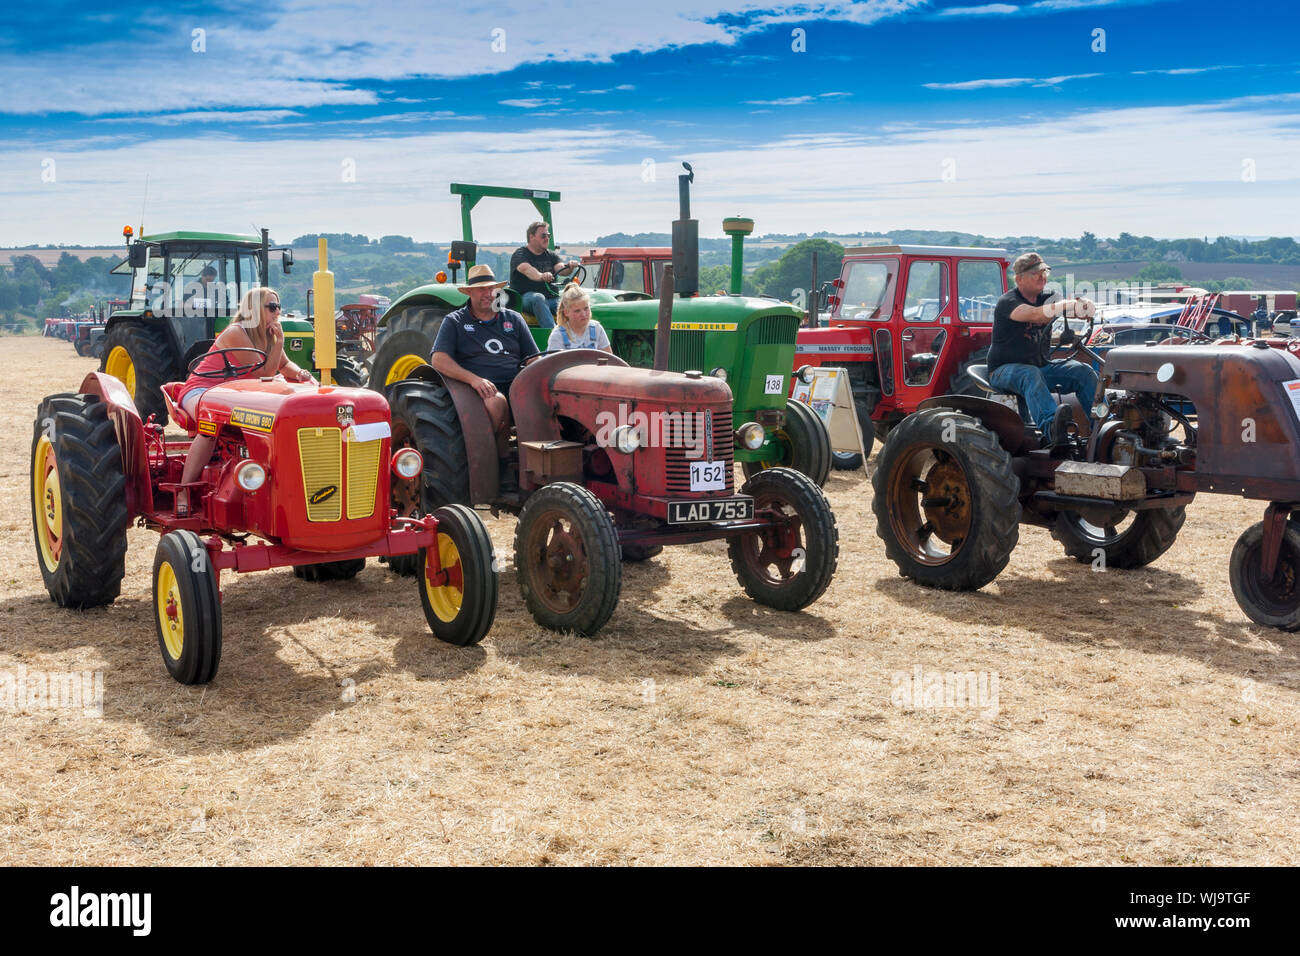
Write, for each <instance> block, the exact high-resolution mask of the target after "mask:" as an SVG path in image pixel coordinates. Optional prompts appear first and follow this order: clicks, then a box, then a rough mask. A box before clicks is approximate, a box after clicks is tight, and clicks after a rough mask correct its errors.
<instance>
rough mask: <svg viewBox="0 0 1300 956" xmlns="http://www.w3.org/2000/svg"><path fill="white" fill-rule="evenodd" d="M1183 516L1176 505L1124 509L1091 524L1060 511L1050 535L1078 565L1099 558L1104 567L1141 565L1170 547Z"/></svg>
mask: <svg viewBox="0 0 1300 956" xmlns="http://www.w3.org/2000/svg"><path fill="white" fill-rule="evenodd" d="M1186 517H1187V516H1186V514H1185V508H1184V507H1183V506H1182V505H1180V506H1178V507H1177V508H1150V509H1144V510H1142V511H1126V512H1123V513H1121V514H1118V515H1116V517H1115V518H1114V519H1113V520H1112V521H1111V523H1110V524H1100V525H1095V524H1092V523H1091V522H1089V521H1087V520H1086V519H1084V518H1083V517H1081V516H1080V515H1078V514H1076V513H1074V512H1073V511H1063V512H1061V513H1060V514H1058V515H1057V516H1056V520H1055V521H1054V522H1053V523H1052V537H1053V538H1055V539H1056V540H1057V541H1059V542H1061V544H1062V545H1064V547H1065V553H1066V554H1068V555H1069V556H1070V557H1072V558H1074V559H1075V560H1076V561H1078V562H1079V563H1081V564H1092V563H1093V562H1095V561H1096V560H1097V559H1098V558H1101V559H1102V560H1103V561H1104V562H1105V563H1104V567H1107V568H1122V569H1125V570H1127V569H1131V568H1142V567H1146V566H1147V565H1148V564H1150V563H1151V562H1152V561H1154V560H1155V559H1156V558H1158V557H1160V555H1162V554H1164V553H1165V552H1166V551H1168V550H1169V549H1170V548H1171V547H1173V544H1174V539H1175V538H1177V537H1178V530H1179V529H1180V528H1181V527H1182V526H1183V521H1184V520H1185V519H1186Z"/></svg>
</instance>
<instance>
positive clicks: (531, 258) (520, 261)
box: [510, 222, 578, 329]
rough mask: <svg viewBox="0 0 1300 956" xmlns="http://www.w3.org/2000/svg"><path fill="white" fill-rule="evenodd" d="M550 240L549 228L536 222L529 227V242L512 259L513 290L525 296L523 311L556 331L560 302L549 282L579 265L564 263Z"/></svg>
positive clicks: (511, 279)
mask: <svg viewBox="0 0 1300 956" xmlns="http://www.w3.org/2000/svg"><path fill="white" fill-rule="evenodd" d="M550 241H551V228H550V226H548V225H546V223H544V222H534V223H532V224H531V225H529V227H528V242H527V243H525V244H524V245H522V246H520V247H519V248H518V249H516V250H515V253H514V255H512V256H511V257H510V288H512V289H514V290H515V291H516V292H518V293H520V294H522V295H523V297H524V302H523V306H524V311H525V312H528V313H531V314H532V315H533V316H534V317H535V318H536V319H537V324H538V325H540V326H541V327H542V328H544V329H553V328H555V306H556V304H557V303H558V302H559V301H560V300H559V299H558V298H556V297H555V296H554V295H552V292H551V287H550V286H549V285H547V283H549V282H554V281H555V277H556V276H557V275H565V274H567V273H570V272H572V271H573V270H574V269H575V268H576V267H577V265H578V263H577V261H576V260H572V261H569V262H561V261H560V257H559V256H557V255H556V254H555V253H554V252H552V251H551V250H550V248H549V244H550Z"/></svg>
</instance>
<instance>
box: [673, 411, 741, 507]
mask: <svg viewBox="0 0 1300 956" xmlns="http://www.w3.org/2000/svg"><path fill="white" fill-rule="evenodd" d="M682 414H683V416H685V417H684V418H683V419H679V420H677V421H673V420H672V419H670V418H667V416H665V422H664V446H665V447H664V465H665V469H664V470H665V474H666V477H667V483H666V485H665V487H666V489H667V493H668V494H669V495H671V496H673V497H680V496H682V495H687V496H715V495H722V494H724V493H725V494H728V495H729V494H732V493H733V491H734V489H735V479H734V477H733V476H732V467H731V465H732V452H733V448H732V440H733V436H732V430H731V409H730V408H727V409H721V410H720V409H716V408H715V409H711V410H710V411H709V412H708V413H706V412H703V411H698V412H683V413H682ZM706 416H711V417H712V419H713V450H712V451H711V452H710V451H709V449H708V446H707V443H706V444H705V447H704V448H700V443H701V442H702V441H703V434H702V432H701V431H700V429H701V428H702V423H703V421H704V419H705V418H706ZM696 422H700V423H701V425H699V426H697V425H695V423H696ZM697 449H698V452H699V453H698V454H696V451H697ZM688 456H693V457H688ZM693 461H721V462H726V465H727V467H726V480H727V487H726V490H725V492H723V491H691V462H693Z"/></svg>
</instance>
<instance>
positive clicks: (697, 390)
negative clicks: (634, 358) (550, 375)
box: [551, 365, 731, 407]
mask: <svg viewBox="0 0 1300 956" xmlns="http://www.w3.org/2000/svg"><path fill="white" fill-rule="evenodd" d="M551 394H553V395H574V396H582V397H585V398H589V399H598V398H605V399H614V400H616V401H625V402H654V403H656V404H659V405H665V406H668V407H673V406H677V405H688V406H698V405H728V406H730V405H731V389H730V388H729V387H728V386H727V383H726V382H724V381H722V380H721V379H717V378H713V377H711V376H708V375H695V376H691V375H688V374H686V373H683V372H659V371H655V370H653V369H640V368H615V367H610V366H608V365H576V366H570V367H569V368H566V369H564V370H562V371H561V372H560V373H559V374H557V375H556V376H555V379H554V381H553V382H552V384H551Z"/></svg>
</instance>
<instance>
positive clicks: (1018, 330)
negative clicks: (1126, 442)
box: [989, 252, 1097, 446]
mask: <svg viewBox="0 0 1300 956" xmlns="http://www.w3.org/2000/svg"><path fill="white" fill-rule="evenodd" d="M1011 271H1012V273H1013V274H1014V276H1015V280H1016V284H1015V286H1014V287H1013V288H1012V289H1011V291H1009V292H1008V293H1007V294H1006V295H1004V296H1002V298H1000V299H998V302H997V305H996V306H994V308H993V342H992V344H991V345H990V346H989V384H990V385H992V386H993V387H994V388H997V389H1001V390H1002V391H1004V392H1013V393H1015V394H1016V395H1020V396H1022V397H1023V398H1024V400H1025V404H1026V405H1028V406H1029V414H1030V416H1031V417H1032V418H1033V420H1034V424H1035V425H1037V426H1038V428H1039V430H1040V431H1041V432H1042V433H1043V444H1044V446H1048V445H1055V444H1060V443H1061V442H1063V441H1064V440H1065V437H1066V426H1067V425H1068V424H1069V422H1070V421H1071V416H1070V408H1069V406H1068V405H1061V406H1059V407H1058V406H1057V404H1056V402H1055V401H1054V400H1053V399H1052V393H1051V390H1050V389H1051V388H1055V389H1058V390H1059V391H1061V392H1063V393H1068V392H1073V393H1074V394H1075V397H1077V398H1078V399H1079V404H1080V405H1082V406H1083V407H1084V408H1085V409H1090V408H1092V403H1093V398H1094V396H1095V393H1096V391H1097V373H1096V372H1094V371H1093V370H1092V366H1090V365H1084V364H1083V363H1082V362H1075V361H1069V362H1048V363H1047V364H1044V361H1045V357H1046V350H1045V349H1043V348H1041V345H1042V343H1041V339H1042V337H1043V336H1045V335H1050V334H1051V325H1052V322H1053V320H1055V319H1056V318H1057V317H1058V316H1062V315H1076V316H1080V317H1083V318H1086V317H1087V316H1089V315H1092V314H1093V310H1094V306H1093V304H1092V302H1090V301H1088V300H1087V299H1064V300H1060V301H1057V300H1056V295H1055V293H1048V292H1047V277H1048V275H1049V274H1050V273H1051V271H1052V270H1051V268H1050V267H1049V266H1048V265H1047V263H1046V262H1044V261H1043V257H1042V256H1040V255H1039V254H1038V253H1036V252H1026V253H1025V254H1024V255H1023V256H1020V257H1019V258H1017V259H1016V261H1015V262H1014V263H1012V265H1011Z"/></svg>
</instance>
